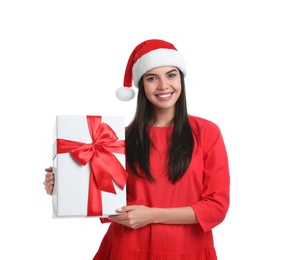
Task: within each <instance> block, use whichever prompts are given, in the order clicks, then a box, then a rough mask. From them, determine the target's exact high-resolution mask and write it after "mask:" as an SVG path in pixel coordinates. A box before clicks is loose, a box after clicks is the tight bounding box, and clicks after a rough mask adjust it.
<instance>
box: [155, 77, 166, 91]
mask: <svg viewBox="0 0 287 260" xmlns="http://www.w3.org/2000/svg"><path fill="white" fill-rule="evenodd" d="M157 88H158V89H161V90H162V89H167V88H168V82H167V80H166V79H165V78H159V80H158V85H157Z"/></svg>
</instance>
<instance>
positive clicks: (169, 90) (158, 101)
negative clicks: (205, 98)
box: [143, 66, 181, 109]
mask: <svg viewBox="0 0 287 260" xmlns="http://www.w3.org/2000/svg"><path fill="white" fill-rule="evenodd" d="M143 84H144V90H145V94H146V97H147V99H148V100H149V101H150V102H151V103H152V105H153V106H154V108H155V109H167V108H174V107H175V103H176V101H177V100H178V98H179V96H180V93H181V83H180V72H179V70H178V69H177V68H176V67H167V66H166V67H158V68H154V69H152V70H149V71H148V72H146V73H145V74H144V75H143Z"/></svg>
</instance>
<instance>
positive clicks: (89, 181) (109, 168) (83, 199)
mask: <svg viewBox="0 0 287 260" xmlns="http://www.w3.org/2000/svg"><path fill="white" fill-rule="evenodd" d="M125 165H126V161H125V121H124V117H121V116H84V115H59V116H57V117H56V124H55V143H54V146H53V172H54V175H55V184H54V190H53V194H52V204H53V217H54V218H61V217H108V216H109V215H115V214H118V213H117V212H116V209H118V208H121V207H122V206H124V205H126V180H127V172H126V170H125Z"/></svg>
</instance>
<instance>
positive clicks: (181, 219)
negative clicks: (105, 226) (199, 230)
mask: <svg viewBox="0 0 287 260" xmlns="http://www.w3.org/2000/svg"><path fill="white" fill-rule="evenodd" d="M117 211H118V212H119V213H122V214H120V215H113V216H110V217H109V218H110V219H111V220H113V221H115V222H117V223H119V224H123V225H125V226H127V227H130V228H132V229H137V228H141V227H143V226H146V225H149V224H154V223H160V224H180V225H182V224H195V223H198V220H197V217H196V215H195V212H194V210H193V208H192V207H191V206H184V207H176V208H149V207H146V206H138V205H134V206H125V207H122V208H121V209H119V210H117Z"/></svg>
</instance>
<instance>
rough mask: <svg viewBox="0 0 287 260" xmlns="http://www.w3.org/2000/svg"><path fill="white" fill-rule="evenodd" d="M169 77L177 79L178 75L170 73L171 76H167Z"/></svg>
mask: <svg viewBox="0 0 287 260" xmlns="http://www.w3.org/2000/svg"><path fill="white" fill-rule="evenodd" d="M167 77H168V78H174V77H176V73H169V74H168V75H167Z"/></svg>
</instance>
